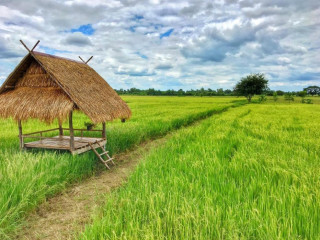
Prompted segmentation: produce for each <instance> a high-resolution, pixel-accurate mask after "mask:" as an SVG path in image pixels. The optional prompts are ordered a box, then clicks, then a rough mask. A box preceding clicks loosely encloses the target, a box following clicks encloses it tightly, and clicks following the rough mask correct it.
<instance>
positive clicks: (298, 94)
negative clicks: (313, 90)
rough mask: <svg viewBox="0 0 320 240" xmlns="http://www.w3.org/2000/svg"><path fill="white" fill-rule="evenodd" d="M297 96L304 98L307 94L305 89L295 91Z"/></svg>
mask: <svg viewBox="0 0 320 240" xmlns="http://www.w3.org/2000/svg"><path fill="white" fill-rule="evenodd" d="M297 96H299V97H302V98H304V97H306V96H307V91H300V92H298V93H297Z"/></svg>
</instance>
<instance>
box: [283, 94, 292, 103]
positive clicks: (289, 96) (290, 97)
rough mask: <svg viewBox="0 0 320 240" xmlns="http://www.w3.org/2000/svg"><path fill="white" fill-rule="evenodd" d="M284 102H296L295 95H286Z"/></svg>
mask: <svg viewBox="0 0 320 240" xmlns="http://www.w3.org/2000/svg"><path fill="white" fill-rule="evenodd" d="M284 100H286V101H288V102H291V101H294V97H293V93H291V92H287V93H286V94H285V95H284Z"/></svg>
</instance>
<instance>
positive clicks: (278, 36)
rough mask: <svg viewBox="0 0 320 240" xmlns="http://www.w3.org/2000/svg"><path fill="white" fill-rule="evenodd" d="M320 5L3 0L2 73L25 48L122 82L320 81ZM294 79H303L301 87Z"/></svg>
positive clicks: (235, 0)
mask: <svg viewBox="0 0 320 240" xmlns="http://www.w3.org/2000/svg"><path fill="white" fill-rule="evenodd" d="M319 15H320V6H319V4H318V1H314V0H306V1H298V0H292V1H278V0H261V1H259V2H256V1H252V0H241V1H240V0H224V1H211V0H187V1H185V0H176V1H170V0H161V1H159V0H110V1H102V0H93V1H85V0H68V1H64V2H61V1H55V0H47V1H40V0H30V1H27V2H26V1H11V0H2V1H1V3H0V34H1V35H0V71H1V72H0V74H1V79H0V81H3V79H4V77H3V76H8V75H9V73H10V72H11V71H12V70H13V68H14V67H15V65H16V64H17V63H18V62H19V61H20V60H21V57H22V56H23V55H24V54H26V51H25V49H24V48H23V47H22V46H21V45H20V43H19V39H23V40H24V41H25V42H26V44H27V45H28V46H30V47H31V46H32V45H33V44H34V43H35V42H36V41H37V40H38V39H40V40H41V42H40V45H39V47H38V50H41V51H44V52H47V53H51V54H57V55H61V56H65V57H68V58H73V59H77V57H78V55H81V56H82V57H84V58H89V57H90V56H91V55H94V58H93V60H92V61H91V62H90V65H91V66H93V67H94V68H95V69H96V70H97V71H98V72H99V73H100V74H101V75H102V76H103V77H104V78H105V79H106V80H107V81H108V82H109V83H110V84H111V86H113V87H115V88H121V87H122V88H129V87H140V88H147V87H154V88H160V89H168V88H177V89H178V88H184V89H190V88H199V87H210V88H213V89H214V88H220V87H223V88H232V87H233V85H234V84H235V82H236V81H238V80H239V79H240V78H241V77H242V76H244V75H246V74H248V73H252V72H264V73H266V74H267V76H268V78H269V80H270V85H271V87H274V88H280V89H283V90H285V89H289V90H296V89H301V87H302V86H306V85H307V84H309V83H315V82H320V79H319V78H320V76H319V74H318V73H319V72H320V69H319V64H318V62H319V61H320V57H319V56H320V48H319V46H320V40H319V34H320V28H319V25H320V19H319V17H318V16H319ZM293 83H294V84H293Z"/></svg>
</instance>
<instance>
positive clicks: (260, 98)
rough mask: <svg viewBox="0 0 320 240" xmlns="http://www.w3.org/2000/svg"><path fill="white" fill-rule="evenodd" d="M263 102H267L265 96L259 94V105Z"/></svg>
mask: <svg viewBox="0 0 320 240" xmlns="http://www.w3.org/2000/svg"><path fill="white" fill-rule="evenodd" d="M265 101H267V97H266V95H264V94H261V95H260V97H259V103H262V102H265Z"/></svg>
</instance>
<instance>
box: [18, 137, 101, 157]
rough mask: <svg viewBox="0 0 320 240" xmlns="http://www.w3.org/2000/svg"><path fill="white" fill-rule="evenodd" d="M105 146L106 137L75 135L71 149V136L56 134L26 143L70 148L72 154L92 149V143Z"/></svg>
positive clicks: (26, 144) (32, 146)
mask: <svg viewBox="0 0 320 240" xmlns="http://www.w3.org/2000/svg"><path fill="white" fill-rule="evenodd" d="M97 142H98V143H99V144H100V146H105V145H106V143H107V140H106V139H104V138H92V137H74V151H71V150H70V136H55V137H50V138H44V139H41V140H39V141H34V142H28V143H25V144H24V147H25V148H45V149H56V150H69V151H71V152H72V154H79V153H83V152H86V151H89V150H91V147H90V144H89V143H91V144H92V146H93V147H94V148H98V147H100V146H99V144H98V143H97Z"/></svg>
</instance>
